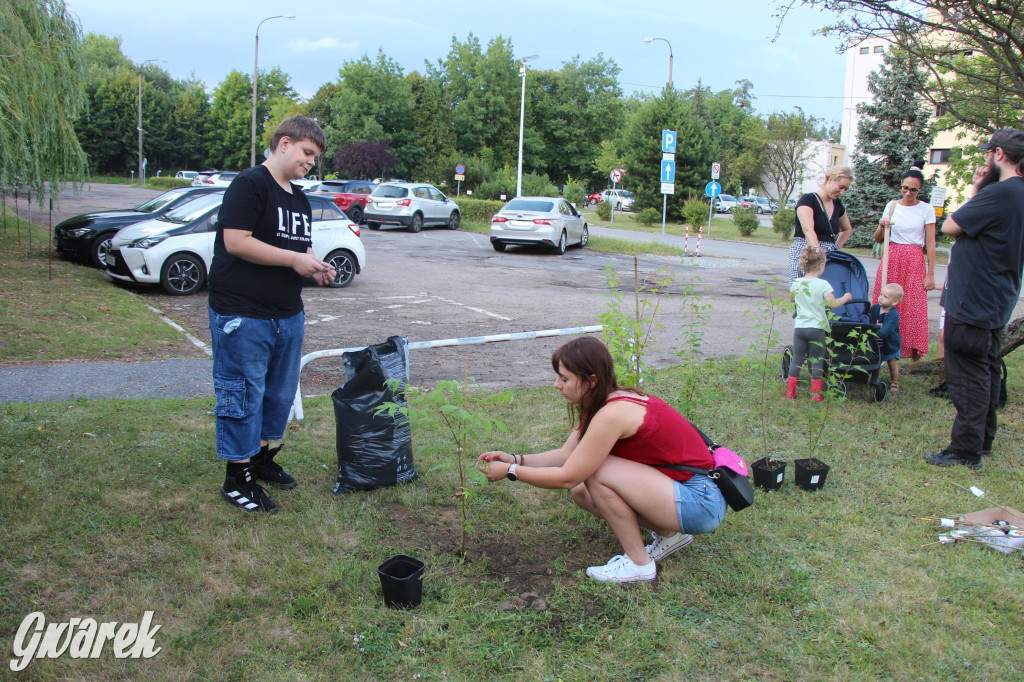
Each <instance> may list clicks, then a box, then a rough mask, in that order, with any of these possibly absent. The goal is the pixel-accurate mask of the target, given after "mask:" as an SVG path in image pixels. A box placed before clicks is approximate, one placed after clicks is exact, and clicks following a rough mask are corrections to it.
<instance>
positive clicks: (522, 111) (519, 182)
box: [516, 54, 540, 197]
mask: <svg viewBox="0 0 1024 682" xmlns="http://www.w3.org/2000/svg"><path fill="white" fill-rule="evenodd" d="M534 59H540V57H539V56H537V55H535V54H531V55H530V56H529V57H523V59H522V62H523V63H522V65H521V66H520V67H519V75H520V76H521V77H522V79H523V94H522V96H521V97H520V98H519V169H518V170H517V171H516V196H517V197H521V196H523V121H524V120H525V118H526V62H530V61H533V60H534Z"/></svg>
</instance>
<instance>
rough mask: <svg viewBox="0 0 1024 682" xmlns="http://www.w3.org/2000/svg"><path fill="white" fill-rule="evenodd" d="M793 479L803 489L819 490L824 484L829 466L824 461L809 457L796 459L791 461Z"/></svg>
mask: <svg viewBox="0 0 1024 682" xmlns="http://www.w3.org/2000/svg"><path fill="white" fill-rule="evenodd" d="M793 467H794V471H795V473H794V476H795V481H796V484H797V486H798V487H800V488H803V489H804V490H819V489H821V488H823V487H824V486H825V477H826V476H828V469H829V466H828V465H827V464H825V463H824V462H822V461H820V460H818V459H815V458H813V457H812V458H811V459H798V460H795V461H794V462H793Z"/></svg>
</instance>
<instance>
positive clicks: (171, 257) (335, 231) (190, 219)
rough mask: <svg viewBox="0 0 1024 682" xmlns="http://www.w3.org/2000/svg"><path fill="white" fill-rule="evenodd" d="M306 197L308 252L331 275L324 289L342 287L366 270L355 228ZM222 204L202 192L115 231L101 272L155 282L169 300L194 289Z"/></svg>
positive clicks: (202, 276)
mask: <svg viewBox="0 0 1024 682" xmlns="http://www.w3.org/2000/svg"><path fill="white" fill-rule="evenodd" d="M307 196H308V195H307ZM308 198H309V203H310V206H311V207H312V208H313V253H314V254H316V257H317V258H319V259H320V260H322V261H325V262H327V263H330V264H331V265H333V266H334V269H335V270H336V271H337V273H338V274H337V277H335V279H334V281H333V282H331V284H330V286H332V287H339V288H340V287H347V286H348V285H349V284H351V283H352V280H353V279H354V278H355V276H356V274H358V273H359V272H362V270H363V268H364V267H365V266H366V249H365V248H364V247H363V241H362V239H360V238H359V226H358V225H356V224H355V223H353V222H352V221H351V220H349V219H348V218H347V217H345V214H344V213H343V212H342V210H341V209H340V208H338V207H337V206H336V205H335V204H334V202H332V201H331V200H330V198H329V197H320V196H315V195H314V196H309V197H308ZM223 200H224V193H223V192H215V193H213V194H205V195H203V196H201V197H198V198H196V199H195V200H193V201H190V202H187V203H185V204H182V205H181V206H179V207H178V208H176V209H175V210H173V211H171V212H169V213H167V214H165V215H162V216H160V217H159V218H156V219H153V220H147V221H145V222H141V223H137V224H135V225H132V226H131V227H129V228H125V229H123V230H121V231H119V232H118V233H117V234H116V235H115V236H114V239H113V241H112V242H111V246H110V250H109V251H108V252H107V255H106V261H107V274H108V275H109V276H110V277H112V278H113V279H117V280H121V281H123V282H139V283H141V284H159V285H160V286H162V287H163V289H164V291H166V292H167V293H169V294H172V295H174V296H187V295H189V294H194V293H195V292H197V291H199V290H200V289H201V288H202V287H203V285H204V284H205V283H206V278H207V276H208V275H209V274H210V264H211V263H212V262H213V240H214V237H215V236H216V232H217V218H218V215H219V213H220V205H221V202H222V201H223Z"/></svg>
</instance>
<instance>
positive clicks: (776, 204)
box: [768, 199, 779, 213]
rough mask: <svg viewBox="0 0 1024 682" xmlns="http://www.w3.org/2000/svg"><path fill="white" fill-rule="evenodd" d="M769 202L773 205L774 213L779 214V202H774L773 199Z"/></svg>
mask: <svg viewBox="0 0 1024 682" xmlns="http://www.w3.org/2000/svg"><path fill="white" fill-rule="evenodd" d="M768 201H769V203H770V204H771V205H772V213H778V212H779V204H778V203H777V202H774V201H772V200H771V199H769V200H768Z"/></svg>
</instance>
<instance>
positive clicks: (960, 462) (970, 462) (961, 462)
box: [924, 451, 981, 471]
mask: <svg viewBox="0 0 1024 682" xmlns="http://www.w3.org/2000/svg"><path fill="white" fill-rule="evenodd" d="M924 461H926V462H928V463H929V464H934V465H935V466H939V467H954V466H965V467H967V468H968V469H972V470H974V471H977V470H978V469H980V468H981V458H980V457H979V458H977V459H969V458H967V457H961V456H960V455H954V454H953V453H952V452H945V451H943V452H935V453H932V454H930V455H925V456H924Z"/></svg>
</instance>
